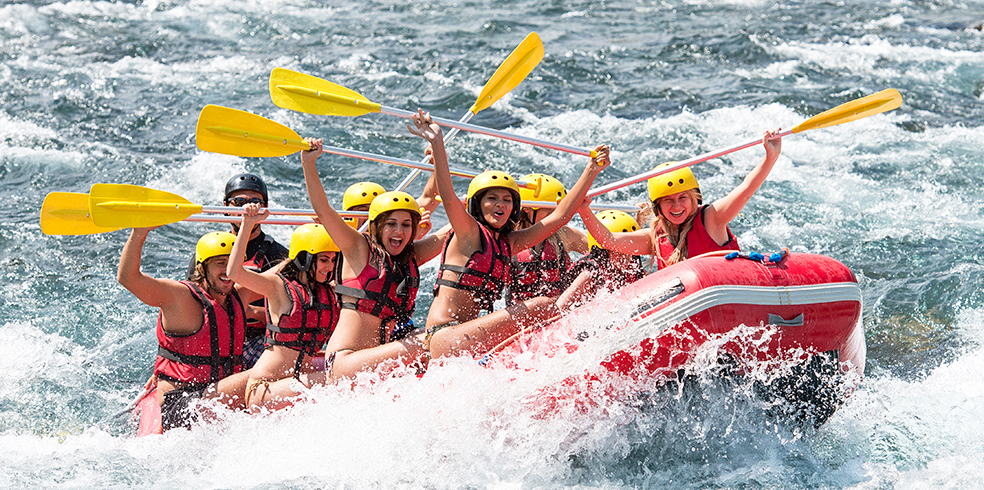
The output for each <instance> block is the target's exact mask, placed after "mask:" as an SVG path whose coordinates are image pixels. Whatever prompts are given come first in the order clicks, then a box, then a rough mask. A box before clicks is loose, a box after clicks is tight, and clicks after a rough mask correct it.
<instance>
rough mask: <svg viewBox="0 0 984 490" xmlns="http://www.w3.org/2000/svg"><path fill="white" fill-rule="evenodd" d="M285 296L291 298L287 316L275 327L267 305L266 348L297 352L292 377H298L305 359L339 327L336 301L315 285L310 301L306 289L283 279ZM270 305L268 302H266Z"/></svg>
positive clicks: (320, 286) (327, 290)
mask: <svg viewBox="0 0 984 490" xmlns="http://www.w3.org/2000/svg"><path fill="white" fill-rule="evenodd" d="M277 275H278V276H280V279H281V280H282V281H284V287H285V288H286V289H287V294H289V295H290V301H291V307H290V312H288V313H287V314H285V315H281V316H280V321H279V322H277V324H276V325H274V324H273V319H272V318H270V308H269V304H268V305H267V336H266V344H265V345H266V346H272V345H282V346H284V347H288V348H290V349H293V350H296V351H297V362H296V363H295V365H294V377H295V378H298V377H299V376H300V375H301V365H302V364H303V362H304V356H305V355H308V356H313V355H314V354H315V353H316V352H318V351H320V350H321V347H322V346H323V345H325V342H327V341H328V337H330V336H331V334H332V332H334V331H335V326H336V325H338V311H339V310H338V298H337V297H336V296H335V293H334V292H332V291H330V290H329V289H328V286H326V285H324V284H321V283H318V284H315V285H314V287H313V288H314V291H315V295H316V296H317V299H315V300H312V298H311V294H310V293H309V292H308V289H307V288H306V287H304V286H303V285H302V284H301V283H299V282H297V281H293V280H288V279H287V278H285V277H284V276H282V275H280V274H277ZM268 301H269V300H268Z"/></svg>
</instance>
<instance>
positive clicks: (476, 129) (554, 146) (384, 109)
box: [277, 85, 595, 157]
mask: <svg viewBox="0 0 984 490" xmlns="http://www.w3.org/2000/svg"><path fill="white" fill-rule="evenodd" d="M277 88H278V89H280V90H283V91H285V92H289V93H295V94H298V95H303V96H306V97H311V98H315V99H321V100H326V101H335V102H339V103H342V104H345V105H349V106H359V105H363V106H365V107H367V108H369V109H367V110H368V111H369V112H376V111H375V110H373V109H377V108H378V112H379V113H380V114H386V115H389V116H396V117H402V118H404V119H412V118H413V116H414V115H416V114H417V113H416V112H412V111H407V110H403V109H397V108H395V107H388V106H384V105H379V104H376V103H373V102H368V103H366V102H361V101H359V100H358V99H355V98H352V97H348V96H345V95H339V94H332V93H327V92H323V91H320V90H312V89H309V88H306V87H299V86H295V85H278V86H277ZM377 106H378V107H377ZM431 119H433V120H434V122H436V123H438V124H440V125H441V126H447V127H449V128H455V129H460V130H463V131H468V132H470V133H476V134H482V135H485V136H493V137H496V138H502V139H506V140H510V141H516V142H518V143H525V144H528V145H533V146H539V147H541V148H547V149H550V150H559V151H563V152H567V153H573V154H575V155H582V156H586V157H594V156H595V155H594V152H593V151H592V150H588V149H585V148H578V147H576V146H570V145H564V144H561V143H553V142H550V141H543V140H539V139H536V138H530V137H528V136H520V135H518V134H512V133H507V132H505V131H499V130H496V129H492V128H486V127H484V126H476V125H474V124H468V123H464V122H460V121H454V120H451V119H445V118H443V117H435V116H431Z"/></svg>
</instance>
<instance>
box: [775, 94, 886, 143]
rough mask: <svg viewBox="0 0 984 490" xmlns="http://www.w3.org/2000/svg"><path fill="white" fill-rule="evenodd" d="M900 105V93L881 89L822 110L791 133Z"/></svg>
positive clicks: (873, 113)
mask: <svg viewBox="0 0 984 490" xmlns="http://www.w3.org/2000/svg"><path fill="white" fill-rule="evenodd" d="M901 105H902V94H900V93H899V91H898V90H895V89H894V88H890V89H886V90H882V91H881V92H878V93H877V94H871V95H869V96H867V97H861V98H860V99H855V100H852V101H850V102H845V103H843V104H841V105H839V106H837V107H834V108H833V109H830V110H828V111H825V112H822V113H820V114H817V115H816V116H813V117H811V118H809V119H807V120H806V121H803V122H802V123H800V124H799V125H797V126H796V127H795V128H793V130H792V131H793V133H799V132H802V131H806V130H809V129H820V128H829V127H831V126H836V125H838V124H843V123H846V122H851V121H856V120H858V119H861V118H864V117H868V116H873V115H875V114H881V113H882V112H888V111H891V110H894V109H898V108H899V106H901Z"/></svg>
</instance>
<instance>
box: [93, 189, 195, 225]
mask: <svg viewBox="0 0 984 490" xmlns="http://www.w3.org/2000/svg"><path fill="white" fill-rule="evenodd" d="M89 209H90V210H91V212H92V221H93V222H94V223H95V224H96V225H97V226H116V227H120V228H143V227H148V226H160V225H166V224H169V223H176V222H178V221H181V220H183V219H185V218H187V217H189V216H191V215H193V214H195V213H197V212H200V211H201V210H202V206H201V205H200V204H194V203H192V202H191V201H189V200H187V199H185V198H183V197H181V196H179V195H177V194H171V193H170V192H164V191H159V190H156V189H151V188H149V187H143V186H139V185H129V184H95V185H93V186H92V187H91V188H90V189H89Z"/></svg>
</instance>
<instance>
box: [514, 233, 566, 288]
mask: <svg viewBox="0 0 984 490" xmlns="http://www.w3.org/2000/svg"><path fill="white" fill-rule="evenodd" d="M555 236H556V235H555ZM554 244H556V246H554ZM569 267H570V257H568V255H567V250H565V249H564V242H563V241H561V240H560V238H559V237H557V238H556V239H553V240H551V239H547V240H544V241H543V242H541V243H540V244H539V245H536V246H534V247H532V248H528V249H526V250H523V251H520V252H519V253H517V254H516V256H515V257H513V258H512V264H511V266H510V281H509V294H508V295H507V297H506V300H507V301H508V302H509V303H510V304H511V303H518V302H520V301H524V300H527V299H530V298H535V297H537V296H557V295H559V294H560V293H563V292H564V290H565V289H567V281H566V280H565V278H566V274H567V269H568V268H569Z"/></svg>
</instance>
